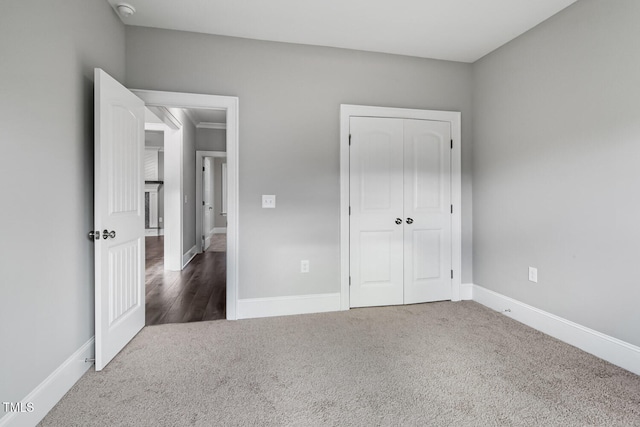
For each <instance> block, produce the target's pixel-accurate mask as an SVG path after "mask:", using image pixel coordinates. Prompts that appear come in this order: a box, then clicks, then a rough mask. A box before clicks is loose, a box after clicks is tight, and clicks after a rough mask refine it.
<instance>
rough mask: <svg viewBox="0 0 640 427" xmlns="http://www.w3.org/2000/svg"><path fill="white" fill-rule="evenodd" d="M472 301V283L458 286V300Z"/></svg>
mask: <svg viewBox="0 0 640 427" xmlns="http://www.w3.org/2000/svg"><path fill="white" fill-rule="evenodd" d="M471 299H473V283H462V284H461V285H460V300H463V301H464V300H471Z"/></svg>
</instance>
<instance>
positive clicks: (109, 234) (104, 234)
mask: <svg viewBox="0 0 640 427" xmlns="http://www.w3.org/2000/svg"><path fill="white" fill-rule="evenodd" d="M109 237H111V238H112V239H115V237H116V232H115V231H113V230H112V231H109V230H104V231H103V232H102V238H103V239H105V240H106V239H108V238H109Z"/></svg>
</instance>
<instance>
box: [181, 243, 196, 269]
mask: <svg viewBox="0 0 640 427" xmlns="http://www.w3.org/2000/svg"><path fill="white" fill-rule="evenodd" d="M197 254H198V248H196V245H193V246H192V247H191V249H189V250H188V251H187V253H186V254H184V255H182V268H185V267H186V266H187V264H189V263H190V262H191V260H192V259H193V258H194V257H195V256H196V255H197Z"/></svg>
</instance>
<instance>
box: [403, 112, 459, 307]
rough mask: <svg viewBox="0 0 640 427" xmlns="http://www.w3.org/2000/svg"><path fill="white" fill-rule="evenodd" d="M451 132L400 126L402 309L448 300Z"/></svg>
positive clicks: (442, 126) (444, 126) (420, 124)
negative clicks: (402, 182)
mask: <svg viewBox="0 0 640 427" xmlns="http://www.w3.org/2000/svg"><path fill="white" fill-rule="evenodd" d="M450 141H451V127H450V124H449V123H448V122H437V121H429V120H405V121H404V220H405V222H404V303H405V304H414V303H419V302H428V301H442V300H450V299H451V179H450V175H451V148H450Z"/></svg>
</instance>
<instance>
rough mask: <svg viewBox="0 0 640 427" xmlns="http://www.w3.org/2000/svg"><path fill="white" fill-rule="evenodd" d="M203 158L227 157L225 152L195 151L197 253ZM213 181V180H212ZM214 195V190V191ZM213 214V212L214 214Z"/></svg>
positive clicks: (199, 232)
mask: <svg viewBox="0 0 640 427" xmlns="http://www.w3.org/2000/svg"><path fill="white" fill-rule="evenodd" d="M205 157H222V158H226V157H227V152H226V151H201V150H197V151H196V247H197V248H198V253H201V252H202V250H203V248H202V162H203V160H204V158H205ZM214 181H215V178H214ZM214 194H215V189H214ZM214 214H215V212H214Z"/></svg>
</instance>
